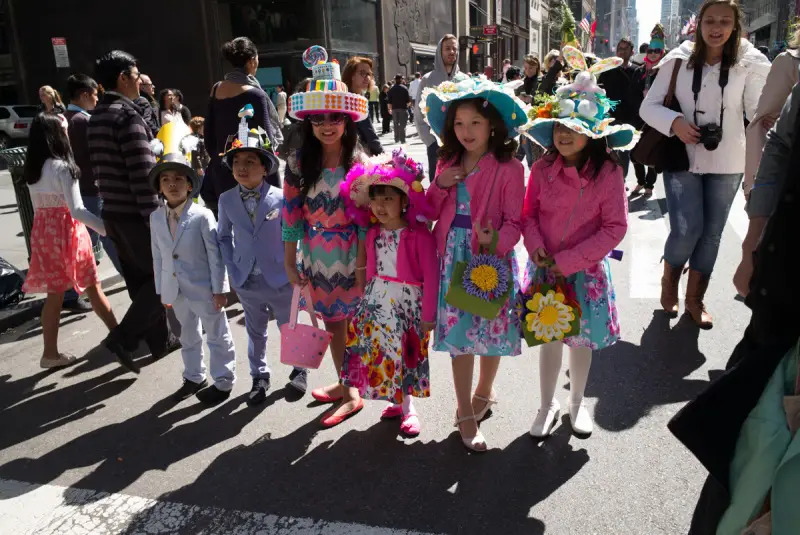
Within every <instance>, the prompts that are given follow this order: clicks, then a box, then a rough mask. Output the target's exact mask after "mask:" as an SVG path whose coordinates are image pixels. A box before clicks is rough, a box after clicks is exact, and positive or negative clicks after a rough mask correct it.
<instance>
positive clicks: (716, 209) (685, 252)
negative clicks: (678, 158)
mask: <svg viewBox="0 0 800 535" xmlns="http://www.w3.org/2000/svg"><path fill="white" fill-rule="evenodd" d="M741 182H742V174H741V173H735V174H728V175H723V174H712V173H709V174H695V173H690V172H689V171H682V172H679V173H669V172H665V173H664V188H665V189H666V192H667V210H668V211H669V226H670V231H669V237H668V238H667V243H666V245H665V246H664V260H665V261H666V262H669V264H670V265H672V266H673V267H678V268H679V267H682V266H684V265H685V264H686V262H687V261H688V262H689V267H690V268H691V269H694V270H696V271H699V272H700V273H702V274H703V275H711V272H712V271H714V264H715V263H716V261H717V253H718V252H719V242H720V239H721V238H722V231H723V230H724V229H725V223H726V222H727V221H728V213H729V212H730V209H731V204H733V200H734V199H735V198H736V195H737V194H738V193H739V184H740V183H741Z"/></svg>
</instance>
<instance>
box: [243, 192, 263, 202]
mask: <svg viewBox="0 0 800 535" xmlns="http://www.w3.org/2000/svg"><path fill="white" fill-rule="evenodd" d="M239 195H241V196H242V200H243V201H246V200H248V199H255V200H257V201H258V200H260V199H261V192H260V191H245V190H239Z"/></svg>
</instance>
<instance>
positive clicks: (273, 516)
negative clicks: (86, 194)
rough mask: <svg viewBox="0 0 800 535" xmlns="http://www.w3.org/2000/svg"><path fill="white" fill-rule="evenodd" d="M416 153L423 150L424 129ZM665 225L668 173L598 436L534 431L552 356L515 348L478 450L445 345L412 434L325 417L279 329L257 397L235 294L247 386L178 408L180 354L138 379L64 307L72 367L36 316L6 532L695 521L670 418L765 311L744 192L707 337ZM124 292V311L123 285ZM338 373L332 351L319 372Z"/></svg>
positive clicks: (711, 299)
mask: <svg viewBox="0 0 800 535" xmlns="http://www.w3.org/2000/svg"><path fill="white" fill-rule="evenodd" d="M409 132H411V128H409ZM383 140H384V142H385V144H389V143H391V141H392V138H391V135H389V136H385V137H384V138H383ZM409 150H410V154H411V155H412V156H415V157H417V158H419V159H420V160H421V161H423V162H426V159H425V147H424V146H422V145H421V143H420V142H419V139H418V138H417V137H416V136H413V135H412V136H411V137H409ZM629 183H630V184H631V187H632V185H633V171H631V173H630V177H629ZM667 228H668V226H667V221H666V204H665V201H664V193H663V187H662V184H661V178H660V177H659V182H658V185H657V188H656V194H655V196H654V197H653V198H652V199H650V200H643V199H638V200H633V201H632V202H631V204H630V228H629V232H628V235H627V237H626V238H625V241H624V242H623V243H622V244H621V246H620V249H622V250H623V251H624V257H623V259H622V261H621V262H616V261H614V262H613V265H612V270H613V278H614V284H615V288H616V292H617V299H618V307H619V310H620V318H621V324H622V337H623V340H622V341H621V342H619V343H618V344H616V345H615V346H613V347H611V348H608V349H606V350H603V351H600V352H595V354H594V359H593V362H592V371H591V375H590V378H589V385H588V388H587V392H586V395H587V405H588V407H589V410H590V412H591V413H592V414H593V416H594V419H595V423H596V429H595V432H594V434H593V435H592V436H591V437H590V438H588V439H579V438H577V437H574V436H572V434H571V433H570V427H569V423H568V421H567V420H566V419H563V418H562V420H561V423H560V425H559V427H558V428H557V429H556V431H555V433H554V435H553V436H552V437H550V438H549V439H547V440H545V441H535V440H534V439H532V438H531V437H530V436H529V435H528V429H529V428H530V425H531V423H532V421H533V418H534V416H535V413H536V409H537V408H538V406H539V401H540V400H539V386H538V362H537V355H538V351H537V350H536V349H528V348H526V349H525V350H524V353H523V355H521V356H519V357H507V358H504V359H503V360H502V363H501V367H500V372H499V374H498V377H497V381H496V386H495V388H496V391H497V394H498V397H499V399H500V402H499V404H498V405H497V406H496V408H495V410H494V412H493V414H492V416H491V417H490V418H489V419H487V420H486V421H485V422H484V423H483V424H482V426H481V428H482V430H483V433H484V434H485V435H486V437H487V441H488V442H489V445H490V447H491V451H489V452H488V453H486V454H484V455H474V454H468V453H467V452H466V450H465V449H464V447H463V446H462V445H461V441H460V440H459V436H458V432H457V430H456V429H455V428H454V427H453V416H454V412H455V395H454V391H453V386H452V377H451V371H450V363H449V357H448V355H446V354H442V353H433V354H432V357H431V375H432V380H431V383H432V387H431V392H432V397H431V398H429V399H425V400H421V401H419V402H418V403H417V408H418V411H419V413H420V418H421V422H422V434H421V435H420V436H419V437H418V438H417V439H413V440H409V439H404V438H402V437H401V436H399V434H398V422H397V421H389V422H381V421H380V420H379V416H380V411H381V409H382V407H383V405H382V403H380V402H373V403H370V402H368V403H367V405H366V407H365V409H364V410H363V411H362V412H361V413H360V414H359V415H357V416H356V417H355V418H352V419H350V420H348V421H347V422H345V423H344V424H342V425H340V426H338V427H336V428H334V429H330V430H324V429H322V428H321V426H320V425H319V419H320V417H321V416H322V414H323V412H324V411H325V410H326V409H327V407H326V406H322V405H319V404H317V403H315V402H313V400H312V399H311V397H310V395H307V396H305V397H302V398H298V397H297V396H293V395H292V394H291V393H290V391H289V390H288V389H287V388H286V387H285V386H284V383H285V380H286V379H287V377H288V373H289V371H290V370H289V368H288V367H285V366H282V365H281V364H279V362H278V354H279V340H280V337H279V333H278V330H277V326H276V325H275V324H274V323H271V324H270V328H269V335H270V343H269V354H270V359H271V364H272V366H273V379H272V390H271V391H270V392H269V396H268V399H267V401H266V403H264V404H263V405H262V406H260V407H258V408H250V407H248V406H247V405H246V404H245V397H246V393H247V391H248V390H249V388H250V380H249V377H248V375H247V357H246V347H247V338H246V334H245V329H244V318H243V314H242V311H241V307H240V306H238V305H237V306H234V307H232V308H231V309H230V310H229V311H228V315H229V317H230V322H231V326H232V329H233V333H234V338H235V343H236V347H237V366H238V367H237V373H238V381H237V383H236V385H235V387H234V395H233V396H232V397H231V398H230V399H229V400H228V401H227V402H225V403H223V404H222V405H220V406H217V407H214V408H210V409H206V408H204V407H203V406H201V405H199V404H198V403H197V402H196V401H195V400H194V399H189V400H187V401H185V402H182V403H179V404H175V403H173V402H172V401H170V400H169V396H170V394H171V393H172V392H173V391H174V390H175V389H177V388H178V386H180V381H181V370H182V363H181V359H180V355H179V353H173V354H172V355H170V356H168V357H167V358H164V359H162V360H160V361H157V362H152V359H151V357H149V356H145V355H146V353H145V352H144V350H142V351H141V354H142V355H143V356H142V358H141V359H140V360H139V362H140V364H141V365H142V373H141V375H140V376H138V377H137V376H134V375H133V374H130V373H126V372H125V371H124V370H123V369H122V368H120V367H119V366H118V365H117V364H116V362H115V361H114V359H113V357H112V356H111V355H110V354H109V353H108V352H107V351H105V350H104V349H102V348H100V347H98V344H99V342H100V341H101V340H102V339H103V337H104V336H105V332H104V328H103V326H102V324H101V322H100V321H99V320H98V319H97V318H96V317H95V316H94V315H92V314H89V315H67V314H66V313H65V314H64V315H63V316H62V322H61V335H60V346H61V350H62V351H68V352H72V353H74V354H76V355H81V356H83V358H82V359H81V361H80V362H79V364H77V365H75V366H73V367H72V368H69V369H64V370H57V371H46V370H41V369H39V367H38V362H39V357H40V355H41V349H42V344H41V330H40V328H39V326H38V323H37V322H36V321H30V322H28V323H26V324H24V325H22V326H20V327H18V328H16V329H13V330H10V331H7V332H5V333H2V335H0V429H1V430H2V431H1V432H0V532H2V533H15V534H16V533H254V532H258V531H259V530H261V532H263V533H386V534H391V533H409V532H422V533H504V534H506V533H508V534H516V533H524V534H540V533H547V534H555V535H561V534H570V535H574V534H626V535H628V534H636V535H638V534H642V535H657V534H669V535H674V534H680V533H685V532H686V530H687V528H688V525H689V520H690V518H691V514H692V510H693V507H694V503H695V501H696V499H697V496H698V493H699V490H700V487H701V485H702V482H703V480H704V478H705V471H704V470H703V469H702V467H701V466H700V465H699V464H698V463H697V462H696V461H695V460H694V458H693V457H692V456H691V455H689V454H688V452H686V451H685V450H684V449H683V448H682V447H681V445H680V444H679V443H678V442H677V440H675V439H674V438H673V437H672V436H671V435H670V433H669V432H668V430H667V428H666V424H667V422H668V420H669V419H670V417H672V416H673V415H674V414H675V413H676V412H677V410H678V409H679V408H680V407H681V406H682V405H683V404H684V403H685V402H686V401H688V400H689V399H691V398H693V397H694V396H695V395H697V394H698V393H699V392H700V391H701V390H703V389H704V388H705V387H706V385H708V383H709V381H710V380H711V379H712V378H713V377H715V376H716V375H717V374H719V373H721V370H722V369H723V368H724V365H725V362H726V361H727V359H728V357H729V355H730V353H731V351H732V349H733V347H734V345H735V344H736V343H737V342H738V340H739V338H740V335H741V333H742V332H743V330H744V328H745V326H746V324H747V322H748V320H749V311H748V309H747V308H746V307H745V306H744V304H743V303H741V302H740V301H737V300H736V299H734V296H735V291H734V289H733V285H732V283H731V282H730V281H731V278H732V276H733V271H734V269H735V267H736V264H737V262H738V259H739V251H740V243H741V236H742V235H743V233H744V230H745V229H746V217H745V216H744V213H743V211H742V202H741V199H740V200H737V203H736V205H735V206H734V208H733V210H732V213H731V217H730V220H729V224H728V226H727V228H726V231H725V235H724V236H723V240H722V247H721V251H720V256H719V261H718V264H717V270H716V272H715V277H714V279H713V281H712V282H711V288H710V291H709V296H708V299H707V305H708V307H709V309H710V310H711V311H712V312H713V313H714V315H715V320H716V321H715V327H714V329H713V330H711V331H708V332H699V331H698V329H697V328H695V327H694V326H693V324H692V323H691V322H690V321H688V318H687V317H683V316H681V317H679V318H678V319H675V320H669V319H668V318H667V317H666V316H665V315H663V314H662V313H661V312H659V311H658V308H659V306H658V280H659V277H660V269H661V265H660V263H659V261H660V255H661V251H662V248H663V243H664V239H665V238H666V235H667ZM277 246H280V244H276V247H277ZM519 253H520V256H522V257H523V258H522V259H523V260H524V257H526V256H527V255H524V251H523V250H522V248H521V246H520V248H519ZM109 295H110V299H111V303H112V305H113V306H114V310H115V312H116V313H117V315H118V317H121V315H122V314H123V313H124V311H125V310H126V308H127V306H128V304H129V299H128V297H127V294H126V292H125V289H124V287H123V286H121V285H117V286H115V287H113V288H111V289H110V290H109ZM566 360H567V359H565V363H566ZM476 371H477V368H476ZM564 372H566V364H565V370H564ZM564 372H562V375H561V380H560V386H559V390H558V391H557V396H558V398H559V400H560V401H561V403H562V406H564V405H565V402H566V400H567V389H568V383H569V378H568V374H567V373H564ZM476 375H477V374H476ZM334 380H335V374H334V371H333V366H332V364H331V362H330V360H329V359H326V360H325V361H324V362H323V365H322V367H321V369H320V370H319V371H317V372H315V373H313V374H312V375H311V376H310V380H309V382H310V387H312V388H313V387H316V386H321V385H324V384H327V383H330V382H332V381H334Z"/></svg>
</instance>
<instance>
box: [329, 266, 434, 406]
mask: <svg viewBox="0 0 800 535" xmlns="http://www.w3.org/2000/svg"><path fill="white" fill-rule="evenodd" d="M421 302H422V288H420V287H418V286H412V285H410V284H403V283H400V282H393V281H387V280H384V279H381V278H380V277H375V278H374V279H372V280H371V281H370V282H369V283H368V284H367V289H366V292H365V294H364V298H363V299H362V300H361V302H360V303H359V305H358V307H357V308H356V313H355V316H354V317H353V320H352V321H351V323H350V327H349V330H348V333H347V345H346V348H345V352H344V363H343V365H342V376H341V379H342V382H343V383H344V384H345V385H347V386H351V387H354V388H358V392H359V394H360V395H361V397H362V398H365V399H385V400H388V401H392V402H394V403H402V402H403V398H404V397H405V396H414V397H428V396H430V395H431V388H430V367H429V361H428V341H429V339H430V336H429V334H426V335H425V336H423V337H421V338H420V322H421V315H422V311H421V308H420V303H421Z"/></svg>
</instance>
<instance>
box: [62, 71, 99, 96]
mask: <svg viewBox="0 0 800 535" xmlns="http://www.w3.org/2000/svg"><path fill="white" fill-rule="evenodd" d="M95 89H97V82H95V81H94V79H93V78H92V77H90V76H87V75H85V74H73V75H71V76H70V77H69V78H67V98H68V99H70V100H78V99H79V98H80V96H81V93H84V92H86V93H89V94H91V93H92V91H94V90H95Z"/></svg>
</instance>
